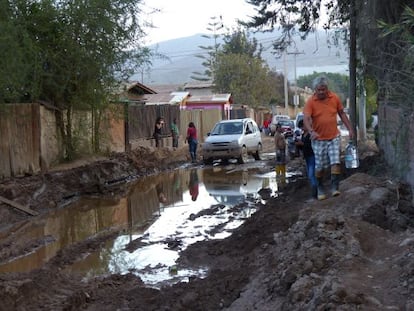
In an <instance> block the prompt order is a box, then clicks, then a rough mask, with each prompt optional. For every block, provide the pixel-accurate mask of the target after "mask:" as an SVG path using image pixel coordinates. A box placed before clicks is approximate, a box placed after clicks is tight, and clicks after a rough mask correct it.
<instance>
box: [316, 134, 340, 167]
mask: <svg viewBox="0 0 414 311" xmlns="http://www.w3.org/2000/svg"><path fill="white" fill-rule="evenodd" d="M312 149H313V153H314V154H315V170H316V171H321V170H323V169H327V168H329V167H330V166H331V165H334V164H340V163H341V160H340V153H341V136H337V137H335V138H334V139H331V140H312Z"/></svg>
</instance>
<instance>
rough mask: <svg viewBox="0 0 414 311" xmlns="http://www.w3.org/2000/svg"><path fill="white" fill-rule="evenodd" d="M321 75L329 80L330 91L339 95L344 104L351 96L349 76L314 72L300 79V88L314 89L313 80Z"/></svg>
mask: <svg viewBox="0 0 414 311" xmlns="http://www.w3.org/2000/svg"><path fill="white" fill-rule="evenodd" d="M321 75H324V76H325V77H327V78H328V80H329V89H330V90H332V91H334V92H335V93H337V94H338V95H339V97H340V98H341V100H342V101H343V102H344V101H345V100H346V98H347V97H348V94H349V77H348V76H347V75H344V74H339V73H332V72H313V73H312V74H309V75H304V76H300V77H299V78H298V86H299V87H301V88H305V87H309V88H312V83H313V80H315V78H316V77H319V76H321Z"/></svg>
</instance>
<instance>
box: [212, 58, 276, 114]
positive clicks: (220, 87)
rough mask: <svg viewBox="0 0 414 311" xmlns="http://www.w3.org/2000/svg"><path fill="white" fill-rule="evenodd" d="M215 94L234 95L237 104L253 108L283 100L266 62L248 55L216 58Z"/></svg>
mask: <svg viewBox="0 0 414 311" xmlns="http://www.w3.org/2000/svg"><path fill="white" fill-rule="evenodd" d="M216 66H217V67H216V75H215V78H214V85H215V91H216V92H218V93H232V94H233V98H234V101H235V103H239V104H245V105H249V106H251V107H253V108H255V107H259V106H263V105H268V104H270V103H271V102H272V100H273V101H275V100H277V99H278V98H280V96H279V95H280V94H277V92H276V87H275V86H276V85H275V84H274V83H277V82H279V81H275V79H273V77H275V76H274V75H272V74H271V72H270V70H269V69H268V67H267V66H266V65H264V64H263V62H262V61H261V60H260V59H258V58H254V57H250V56H248V55H245V54H220V55H219V56H218V57H217V64H216Z"/></svg>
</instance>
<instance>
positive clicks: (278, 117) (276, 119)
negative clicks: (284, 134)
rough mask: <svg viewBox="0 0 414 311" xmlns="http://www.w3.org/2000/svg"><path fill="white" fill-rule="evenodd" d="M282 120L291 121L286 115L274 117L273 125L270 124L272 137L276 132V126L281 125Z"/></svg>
mask: <svg viewBox="0 0 414 311" xmlns="http://www.w3.org/2000/svg"><path fill="white" fill-rule="evenodd" d="M282 120H290V117H289V116H288V115H285V114H277V115H275V116H273V118H272V123H271V124H270V135H272V136H274V135H275V132H276V124H278V123H279V121H282Z"/></svg>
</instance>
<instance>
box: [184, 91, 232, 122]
mask: <svg viewBox="0 0 414 311" xmlns="http://www.w3.org/2000/svg"><path fill="white" fill-rule="evenodd" d="M232 104H233V97H232V96H231V93H228V94H212V95H200V96H193V95H190V97H189V98H188V99H187V100H186V101H185V102H184V104H183V105H182V106H181V109H182V110H195V109H202V110H211V109H216V110H219V111H221V112H222V116H223V118H225V119H229V118H230V110H231V105H232Z"/></svg>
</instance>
